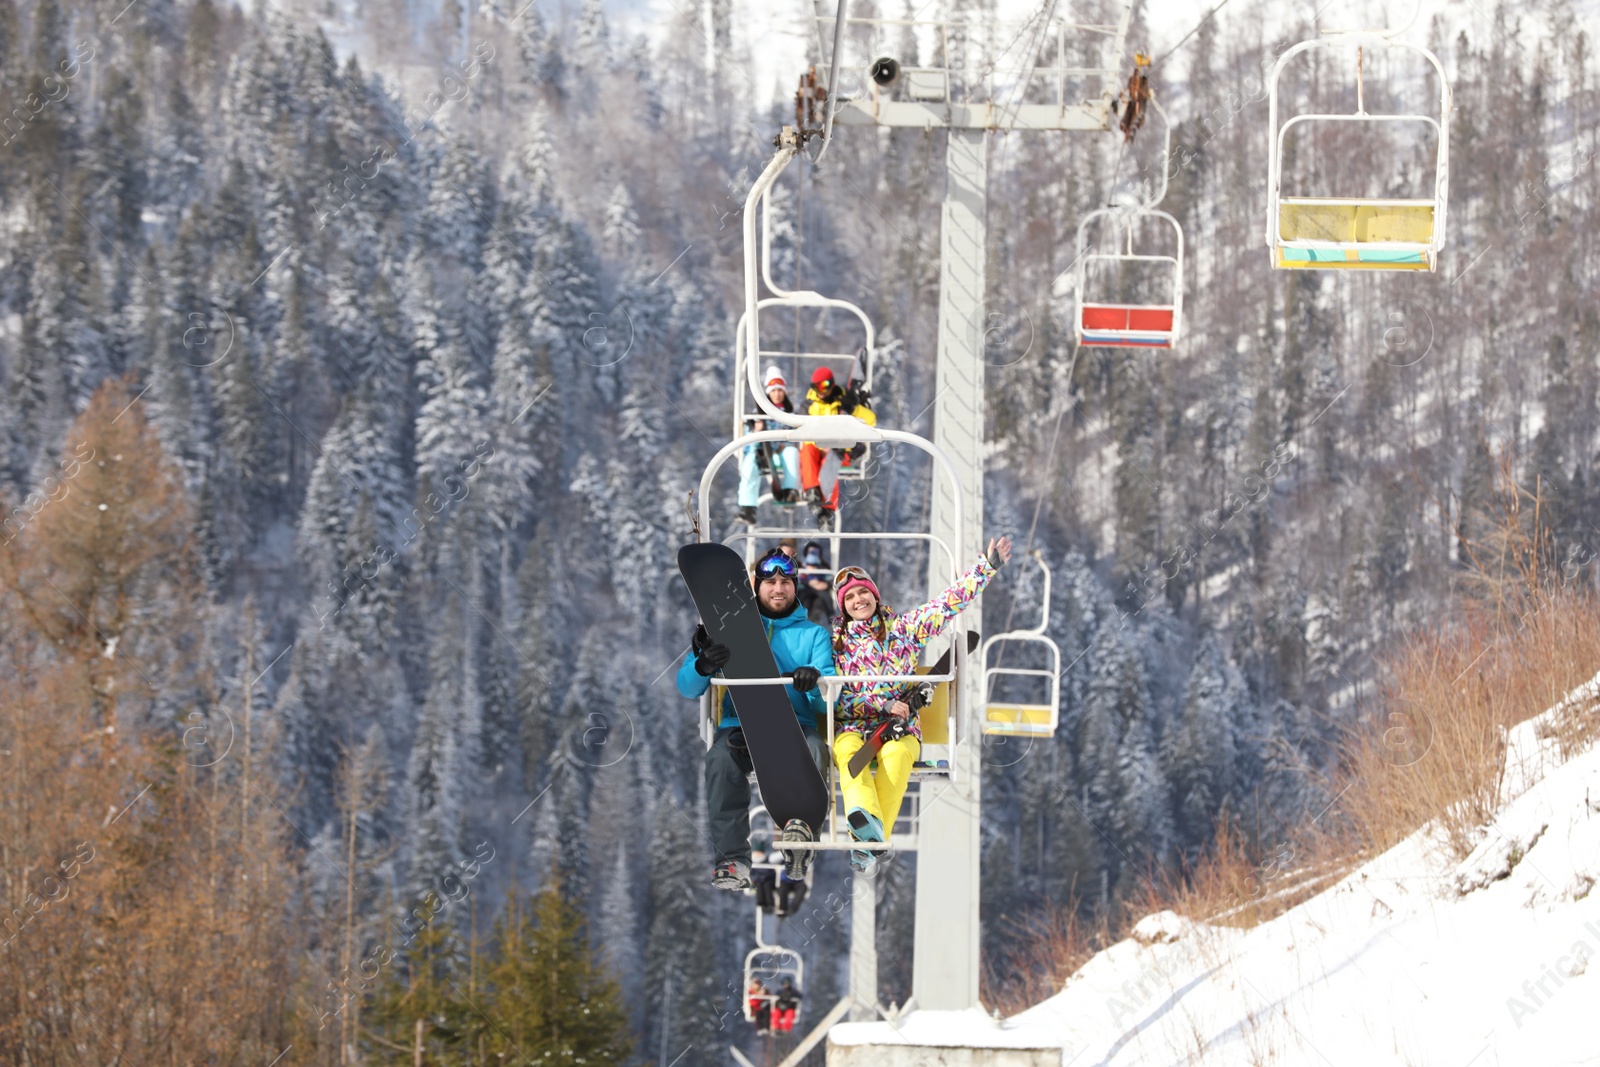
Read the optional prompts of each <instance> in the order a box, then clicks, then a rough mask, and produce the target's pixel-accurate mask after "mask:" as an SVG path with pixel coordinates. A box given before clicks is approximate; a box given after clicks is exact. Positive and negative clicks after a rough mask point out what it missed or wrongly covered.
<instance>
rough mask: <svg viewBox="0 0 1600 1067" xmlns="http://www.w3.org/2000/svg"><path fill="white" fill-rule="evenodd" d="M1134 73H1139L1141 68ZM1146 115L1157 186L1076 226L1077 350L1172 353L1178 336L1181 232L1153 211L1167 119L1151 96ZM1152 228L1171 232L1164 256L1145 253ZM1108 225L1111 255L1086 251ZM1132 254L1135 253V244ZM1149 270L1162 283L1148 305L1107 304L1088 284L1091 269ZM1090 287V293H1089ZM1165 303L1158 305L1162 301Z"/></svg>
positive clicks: (1163, 181) (1167, 151) (1163, 188)
mask: <svg viewBox="0 0 1600 1067" xmlns="http://www.w3.org/2000/svg"><path fill="white" fill-rule="evenodd" d="M1140 69H1143V68H1142V67H1141V68H1140ZM1149 109H1150V110H1151V111H1152V112H1154V113H1155V114H1156V115H1158V116H1160V118H1161V125H1162V149H1161V165H1160V168H1159V169H1158V171H1157V174H1158V175H1159V184H1158V185H1157V186H1156V188H1155V190H1153V191H1152V192H1151V193H1150V195H1149V196H1148V197H1147V198H1146V199H1145V200H1144V201H1143V202H1141V203H1139V204H1138V206H1136V207H1105V208H1100V209H1099V210H1097V211H1091V212H1089V213H1088V214H1087V215H1085V216H1084V217H1083V219H1082V221H1080V222H1079V223H1078V243H1077V256H1076V258H1075V260H1074V262H1075V263H1076V276H1075V278H1076V283H1077V284H1076V288H1077V291H1078V313H1077V315H1075V316H1074V318H1073V328H1074V330H1075V332H1076V333H1077V337H1078V344H1079V345H1081V346H1084V347H1098V348H1172V347H1173V346H1174V345H1176V344H1177V343H1178V338H1179V336H1180V335H1181V334H1182V332H1183V227H1181V226H1179V225H1178V220H1177V219H1175V218H1173V217H1172V216H1171V215H1169V214H1168V213H1167V212H1165V211H1160V210H1158V205H1159V204H1160V203H1161V201H1162V200H1164V199H1166V195H1167V175H1168V173H1169V171H1170V170H1171V165H1170V160H1171V158H1172V123H1171V121H1170V120H1169V119H1168V118H1167V113H1166V111H1165V109H1163V108H1162V106H1161V102H1160V101H1159V100H1157V99H1156V98H1155V95H1154V94H1153V93H1152V94H1150V96H1149ZM1152 220H1153V221H1154V222H1156V223H1157V225H1158V226H1159V228H1161V229H1165V228H1166V227H1168V226H1170V227H1172V235H1173V244H1172V250H1171V251H1170V252H1163V253H1157V252H1153V251H1149V250H1148V248H1149V246H1148V245H1146V244H1145V242H1144V240H1143V238H1144V236H1145V235H1144V234H1143V233H1142V232H1141V231H1142V230H1143V229H1144V224H1145V223H1147V222H1149V221H1152ZM1108 222H1109V223H1110V224H1111V226H1112V228H1113V234H1114V235H1115V236H1116V237H1117V240H1116V242H1115V244H1114V245H1112V248H1113V250H1112V251H1109V252H1107V251H1105V250H1104V248H1105V246H1104V245H1103V244H1100V245H1095V246H1094V247H1091V244H1090V240H1091V238H1092V237H1093V236H1095V235H1096V233H1097V232H1098V231H1099V230H1101V229H1102V228H1103V227H1104V226H1105V225H1106V223H1108ZM1136 242H1137V243H1138V249H1140V250H1136V249H1135V243H1136ZM1141 265H1151V266H1152V267H1153V269H1154V271H1155V273H1156V274H1158V275H1160V276H1161V278H1162V280H1163V283H1164V284H1162V285H1161V287H1160V289H1159V291H1158V293H1157V294H1156V298H1155V300H1154V301H1153V302H1144V301H1139V302H1136V301H1132V300H1127V299H1111V298H1110V296H1109V295H1107V296H1104V297H1102V296H1101V294H1102V293H1103V292H1104V290H1103V288H1102V287H1101V285H1100V284H1099V283H1098V282H1097V281H1094V280H1093V276H1094V274H1095V273H1096V272H1095V271H1094V270H1093V269H1092V268H1095V267H1104V268H1106V269H1108V270H1112V271H1115V272H1117V273H1118V274H1120V273H1122V271H1123V270H1124V269H1127V268H1138V267H1139V266H1141ZM1091 287H1092V288H1093V290H1094V291H1093V292H1091ZM1163 296H1164V297H1165V299H1162V297H1163Z"/></svg>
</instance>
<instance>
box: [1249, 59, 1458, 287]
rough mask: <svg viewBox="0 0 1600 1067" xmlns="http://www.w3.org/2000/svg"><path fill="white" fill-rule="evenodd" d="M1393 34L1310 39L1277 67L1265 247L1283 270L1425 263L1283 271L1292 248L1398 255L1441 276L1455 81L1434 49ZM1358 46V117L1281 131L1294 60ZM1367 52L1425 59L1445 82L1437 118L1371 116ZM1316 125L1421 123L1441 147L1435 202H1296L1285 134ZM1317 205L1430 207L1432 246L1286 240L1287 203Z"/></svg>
mask: <svg viewBox="0 0 1600 1067" xmlns="http://www.w3.org/2000/svg"><path fill="white" fill-rule="evenodd" d="M1391 37H1392V33H1390V32H1387V31H1355V32H1349V33H1337V34H1330V35H1329V36H1325V37H1320V38H1318V39H1316V40H1312V41H1302V42H1301V43H1300V44H1297V45H1295V46H1294V47H1293V48H1290V49H1289V50H1288V51H1287V52H1285V53H1283V55H1281V56H1279V57H1278V61H1277V62H1276V63H1274V64H1273V66H1272V72H1271V74H1270V76H1269V77H1268V80H1267V121H1268V129H1269V130H1270V131H1271V137H1272V143H1271V145H1270V146H1269V151H1268V158H1267V229H1266V240H1267V248H1268V249H1270V250H1271V252H1272V265H1273V267H1274V268H1276V269H1279V270H1284V269H1295V270H1307V269H1341V268H1342V269H1349V268H1350V267H1360V268H1364V269H1368V270H1417V269H1421V268H1420V265H1419V264H1417V263H1415V262H1414V261H1413V262H1395V261H1386V260H1381V259H1374V260H1360V259H1358V260H1348V259H1346V260H1309V261H1304V262H1296V263H1294V264H1293V265H1292V266H1285V265H1284V264H1283V263H1282V262H1281V261H1282V254H1283V252H1284V251H1285V250H1288V249H1298V250H1304V251H1307V252H1313V253H1314V252H1318V251H1340V252H1347V253H1348V252H1355V253H1356V254H1357V255H1359V254H1360V253H1361V252H1364V251H1365V252H1400V253H1412V254H1420V255H1421V256H1422V259H1423V262H1425V263H1426V269H1428V270H1429V271H1433V270H1437V269H1438V265H1439V250H1440V249H1441V248H1442V247H1444V243H1445V221H1446V214H1447V210H1448V207H1449V200H1450V108H1451V90H1450V79H1449V78H1448V77H1446V76H1445V71H1444V66H1443V64H1441V63H1440V62H1439V57H1438V56H1435V55H1434V54H1433V53H1432V52H1430V51H1428V49H1426V48H1423V47H1421V46H1419V45H1413V44H1407V43H1405V42H1403V41H1395V40H1392V39H1391ZM1350 46H1354V47H1355V49H1356V111H1355V113H1354V114H1350V115H1342V114H1338V115H1336V114H1321V113H1311V114H1305V115H1296V116H1294V117H1293V118H1291V119H1289V120H1288V121H1287V122H1285V123H1284V124H1283V125H1282V126H1279V125H1278V78H1279V76H1280V75H1281V74H1282V73H1283V70H1284V68H1285V67H1286V66H1287V65H1288V63H1289V61H1290V60H1291V59H1293V58H1294V57H1295V56H1297V55H1300V54H1301V53H1304V52H1308V51H1310V50H1312V49H1315V48H1327V49H1332V48H1343V47H1350ZM1368 48H1380V49H1393V50H1399V51H1403V52H1409V53H1413V54H1415V55H1419V56H1421V57H1422V58H1424V59H1426V60H1427V61H1428V63H1429V64H1431V65H1432V66H1433V69H1434V71H1435V73H1437V74H1438V76H1439V96H1440V100H1439V117H1438V118H1437V119H1435V118H1433V117H1432V116H1430V115H1421V114H1416V115H1373V114H1369V113H1368V112H1367V110H1366V93H1365V86H1364V81H1363V78H1364V72H1363V63H1364V54H1365V50H1366V49H1368ZM1316 122H1389V123H1402V122H1405V123H1416V124H1420V125H1423V126H1426V127H1428V128H1431V129H1432V130H1433V132H1434V135H1435V136H1436V137H1437V138H1438V149H1437V151H1436V153H1435V156H1434V183H1433V197H1432V198H1431V199H1414V198H1405V199H1390V198H1383V197H1297V196H1287V197H1286V196H1284V195H1283V191H1282V184H1283V144H1284V139H1285V135H1286V134H1287V133H1288V132H1289V130H1291V129H1293V128H1294V127H1295V126H1296V125H1299V124H1301V123H1316ZM1285 204H1288V205H1291V206H1292V205H1302V204H1305V205H1314V204H1326V205H1337V206H1341V207H1356V208H1360V207H1390V208H1400V207H1431V208H1432V209H1433V227H1432V231H1431V233H1430V234H1429V239H1428V240H1427V241H1426V242H1419V241H1360V242H1355V241H1322V240H1313V239H1307V238H1300V239H1294V240H1290V239H1287V238H1285V237H1284V236H1283V227H1282V221H1283V219H1282V207H1283V206H1284V205H1285Z"/></svg>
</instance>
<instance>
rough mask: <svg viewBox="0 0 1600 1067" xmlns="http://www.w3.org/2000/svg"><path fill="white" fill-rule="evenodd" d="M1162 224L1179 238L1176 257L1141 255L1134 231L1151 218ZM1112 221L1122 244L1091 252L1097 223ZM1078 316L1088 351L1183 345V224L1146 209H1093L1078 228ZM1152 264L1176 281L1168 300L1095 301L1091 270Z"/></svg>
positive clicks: (1080, 337) (1077, 323)
mask: <svg viewBox="0 0 1600 1067" xmlns="http://www.w3.org/2000/svg"><path fill="white" fill-rule="evenodd" d="M1150 219H1154V220H1158V221H1159V222H1161V223H1162V224H1164V225H1168V226H1171V227H1172V233H1173V237H1174V238H1175V240H1176V246H1175V251H1174V253H1173V254H1171V255H1166V254H1152V253H1147V252H1136V251H1135V250H1134V239H1135V231H1136V230H1138V229H1139V226H1140V223H1142V222H1144V221H1146V220H1150ZM1105 220H1111V221H1112V222H1113V224H1114V225H1119V226H1120V227H1121V228H1122V230H1123V234H1122V238H1123V239H1122V240H1119V241H1118V242H1117V249H1118V250H1117V251H1115V252H1094V251H1090V246H1089V236H1090V231H1091V229H1092V228H1094V227H1095V226H1096V225H1097V224H1100V223H1103V222H1104V221H1105ZM1077 261H1078V277H1077V289H1078V314H1077V316H1076V317H1075V319H1074V324H1075V326H1076V329H1077V335H1078V344H1080V345H1083V346H1085V347H1107V348H1171V347H1173V346H1174V345H1175V344H1177V342H1178V337H1179V336H1180V335H1181V333H1182V330H1183V229H1182V227H1180V226H1179V225H1178V220H1177V219H1175V218H1173V217H1172V216H1171V215H1169V214H1167V213H1166V212H1165V211H1156V210H1153V209H1142V210H1133V211H1129V210H1126V209H1123V208H1101V209H1100V210H1098V211H1091V212H1089V213H1088V214H1087V215H1085V216H1084V217H1083V221H1082V222H1080V223H1079V224H1078V255H1077ZM1142 263H1151V264H1156V265H1157V269H1158V270H1159V271H1160V273H1162V274H1163V275H1165V276H1167V277H1169V278H1170V279H1171V288H1170V290H1168V296H1169V299H1166V300H1159V299H1158V300H1157V301H1156V302H1154V303H1144V302H1139V303H1135V302H1133V301H1128V300H1110V299H1092V298H1091V297H1092V296H1093V295H1094V294H1091V292H1090V273H1091V271H1090V268H1091V266H1098V265H1105V266H1107V267H1112V268H1115V267H1119V266H1123V265H1131V264H1142Z"/></svg>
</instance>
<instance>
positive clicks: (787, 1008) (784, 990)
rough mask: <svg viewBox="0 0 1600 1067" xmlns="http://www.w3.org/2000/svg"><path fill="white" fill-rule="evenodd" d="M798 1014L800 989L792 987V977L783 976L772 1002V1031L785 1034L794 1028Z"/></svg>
mask: <svg viewBox="0 0 1600 1067" xmlns="http://www.w3.org/2000/svg"><path fill="white" fill-rule="evenodd" d="M799 1014H800V991H799V990H798V989H796V988H795V987H794V979H793V978H788V977H786V978H784V980H783V984H782V985H781V986H779V988H778V996H777V998H776V999H775V1000H773V1002H772V1032H773V1033H776V1034H787V1033H789V1032H790V1031H792V1030H793V1029H794V1020H795V1016H797V1015H799Z"/></svg>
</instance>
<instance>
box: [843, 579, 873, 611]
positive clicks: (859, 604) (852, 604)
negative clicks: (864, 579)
mask: <svg viewBox="0 0 1600 1067" xmlns="http://www.w3.org/2000/svg"><path fill="white" fill-rule="evenodd" d="M844 610H845V614H847V615H849V616H850V617H851V618H852V619H870V618H872V613H873V612H875V611H877V610H878V598H877V597H875V596H873V595H872V590H870V589H868V588H867V587H866V586H864V585H858V586H856V587H855V588H853V589H851V590H849V591H848V592H846V593H845V595H844Z"/></svg>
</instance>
